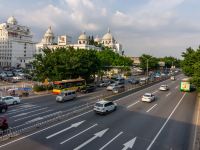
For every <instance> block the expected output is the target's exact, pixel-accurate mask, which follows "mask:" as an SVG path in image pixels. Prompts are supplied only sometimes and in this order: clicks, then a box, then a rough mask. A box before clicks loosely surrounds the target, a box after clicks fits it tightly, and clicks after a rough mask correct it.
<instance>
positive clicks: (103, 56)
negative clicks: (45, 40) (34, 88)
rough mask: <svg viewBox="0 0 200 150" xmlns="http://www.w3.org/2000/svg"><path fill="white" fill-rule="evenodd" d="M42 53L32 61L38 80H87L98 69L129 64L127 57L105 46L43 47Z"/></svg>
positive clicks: (102, 69)
mask: <svg viewBox="0 0 200 150" xmlns="http://www.w3.org/2000/svg"><path fill="white" fill-rule="evenodd" d="M43 52H44V55H41V54H38V55H35V60H34V61H33V62H32V64H33V67H34V68H35V71H34V75H35V76H36V78H37V79H38V80H39V81H44V80H45V79H46V78H48V79H50V80H52V81H55V80H63V79H72V78H77V77H82V78H84V79H86V80H89V79H90V78H91V77H92V76H93V77H94V75H95V74H96V73H98V72H100V71H105V70H108V69H109V67H110V66H123V67H127V66H131V65H132V61H131V60H130V59H129V58H128V57H124V56H121V55H119V54H117V53H115V52H113V51H112V50H110V49H108V48H106V49H105V50H102V51H96V50H86V49H74V48H72V47H68V48H56V49H48V48H47V49H44V50H43Z"/></svg>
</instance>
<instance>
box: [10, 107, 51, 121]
mask: <svg viewBox="0 0 200 150" xmlns="http://www.w3.org/2000/svg"><path fill="white" fill-rule="evenodd" d="M47 108H48V107H45V108H41V109H36V110H33V111H29V112H26V113H21V114H18V115H15V116H12V117H10V118H16V117H20V116H24V115H27V114H30V113H33V112H37V111H41V110H44V109H47Z"/></svg>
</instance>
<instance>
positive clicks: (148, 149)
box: [147, 93, 186, 150]
mask: <svg viewBox="0 0 200 150" xmlns="http://www.w3.org/2000/svg"><path fill="white" fill-rule="evenodd" d="M185 95H186V93H185V94H184V95H183V96H182V97H181V99H180V101H179V102H178V103H177V104H176V106H175V107H174V109H173V111H172V112H171V114H170V115H169V117H168V118H167V120H166V121H165V123H164V124H163V126H162V127H161V129H160V130H159V131H158V133H157V134H156V136H155V137H154V139H153V140H152V141H151V143H150V145H149V146H148V147H147V150H150V149H151V147H152V145H153V144H154V142H155V141H156V139H157V138H158V136H159V135H160V133H161V132H162V130H163V129H164V127H165V126H166V124H167V123H168V121H169V119H170V118H171V117H172V115H173V114H174V112H175V111H176V109H177V108H178V106H179V105H180V103H181V102H182V100H183V98H184V97H185Z"/></svg>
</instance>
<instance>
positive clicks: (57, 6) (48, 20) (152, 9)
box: [0, 0, 200, 58]
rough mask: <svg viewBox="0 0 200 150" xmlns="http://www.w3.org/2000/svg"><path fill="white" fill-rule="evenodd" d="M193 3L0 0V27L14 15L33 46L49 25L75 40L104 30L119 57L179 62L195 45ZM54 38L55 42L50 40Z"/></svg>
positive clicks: (199, 24) (199, 27) (199, 41)
mask: <svg viewBox="0 0 200 150" xmlns="http://www.w3.org/2000/svg"><path fill="white" fill-rule="evenodd" d="M199 6H200V1H199V0H126V1H125V0H42V1H41V0H28V1H27V0H0V10H1V15H0V23H3V22H6V20H7V19H8V17H9V16H14V17H15V18H16V19H17V20H18V23H19V24H21V25H26V26H28V27H30V28H31V31H32V32H33V35H34V41H36V42H39V41H41V39H42V36H43V34H44V33H45V31H46V30H47V28H48V27H49V26H51V27H52V29H53V31H54V33H55V35H56V36H57V35H63V34H67V35H69V36H71V37H72V41H73V42H77V38H78V36H79V35H80V34H81V33H82V32H83V31H85V32H86V34H87V35H93V36H94V37H95V36H96V35H99V37H102V36H103V35H104V34H105V33H106V32H107V30H108V28H110V30H111V33H112V34H113V36H114V37H115V39H116V40H117V41H118V42H119V43H121V44H122V45H123V49H124V50H125V55H127V56H140V55H142V54H144V53H145V54H150V55H153V56H156V57H163V56H174V57H177V58H181V54H182V52H184V51H185V50H186V48H188V47H193V48H197V47H198V46H199V45H200V20H199V17H200V10H199ZM56 40H57V39H56Z"/></svg>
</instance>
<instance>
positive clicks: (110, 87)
mask: <svg viewBox="0 0 200 150" xmlns="http://www.w3.org/2000/svg"><path fill="white" fill-rule="evenodd" d="M117 86H118V84H117V83H113V84H110V85H109V86H108V87H107V88H106V90H108V91H112V90H113V89H114V88H115V87H117Z"/></svg>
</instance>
